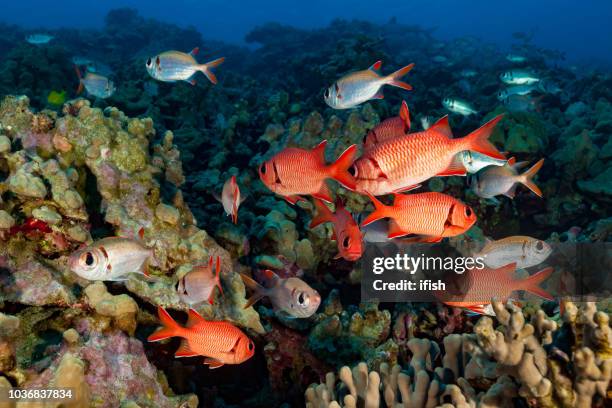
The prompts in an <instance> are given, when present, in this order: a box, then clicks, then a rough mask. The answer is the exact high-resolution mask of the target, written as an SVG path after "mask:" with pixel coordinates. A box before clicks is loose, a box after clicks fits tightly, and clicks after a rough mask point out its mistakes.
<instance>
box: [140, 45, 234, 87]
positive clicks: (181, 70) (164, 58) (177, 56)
mask: <svg viewBox="0 0 612 408" xmlns="http://www.w3.org/2000/svg"><path fill="white" fill-rule="evenodd" d="M198 52H199V48H197V47H196V48H194V49H193V50H191V52H190V53H184V52H180V51H166V52H162V53H161V54H158V55H156V56H154V57H152V58H149V59H148V60H147V62H146V67H147V72H148V73H149V75H151V77H153V78H155V79H157V80H158V81H162V82H176V81H186V82H189V83H190V84H192V85H195V83H196V81H195V79H194V78H193V77H194V75H195V73H196V72H202V73H203V74H204V75H206V78H208V80H209V81H210V82H212V83H213V84H216V83H217V77H216V76H215V74H214V73H213V72H212V69H213V68H216V67H218V66H219V65H221V64H222V63H223V61H225V58H218V59H216V60H214V61H210V62H207V63H206V64H200V63H198V62H197V61H196V60H195V58H194V56H195V55H197V54H198Z"/></svg>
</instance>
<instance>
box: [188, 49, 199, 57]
mask: <svg viewBox="0 0 612 408" xmlns="http://www.w3.org/2000/svg"><path fill="white" fill-rule="evenodd" d="M199 52H200V47H195V48H194V49H193V50H191V51H189V55H191V56H192V57H195V56H196V55H198V53H199Z"/></svg>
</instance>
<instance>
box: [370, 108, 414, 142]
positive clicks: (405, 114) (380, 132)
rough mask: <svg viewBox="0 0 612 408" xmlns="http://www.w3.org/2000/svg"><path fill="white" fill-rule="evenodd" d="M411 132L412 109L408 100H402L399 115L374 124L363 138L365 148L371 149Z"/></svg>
mask: <svg viewBox="0 0 612 408" xmlns="http://www.w3.org/2000/svg"><path fill="white" fill-rule="evenodd" d="M408 132H410V111H409V110H408V104H407V103H406V101H402V106H401V107H400V111H399V116H394V117H392V118H388V119H385V120H383V121H382V122H380V123H379V124H378V125H376V126H374V128H373V129H371V130H370V131H369V132H368V133H367V134H366V135H365V137H364V138H363V150H364V152H365V151H366V150H369V149H370V148H372V147H374V146H376V145H377V144H379V143H382V142H384V141H386V140H389V139H394V138H396V137H398V136H404V135H407V134H408Z"/></svg>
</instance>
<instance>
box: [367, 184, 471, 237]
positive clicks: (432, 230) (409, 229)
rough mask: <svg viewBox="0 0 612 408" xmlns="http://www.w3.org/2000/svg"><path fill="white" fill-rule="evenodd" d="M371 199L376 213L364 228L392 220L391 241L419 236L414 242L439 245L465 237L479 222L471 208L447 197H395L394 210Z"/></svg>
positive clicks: (368, 218) (422, 195) (440, 194)
mask: <svg viewBox="0 0 612 408" xmlns="http://www.w3.org/2000/svg"><path fill="white" fill-rule="evenodd" d="M368 195H369V196H370V199H371V200H372V203H374V207H375V209H374V212H373V213H371V214H370V215H369V216H368V217H367V218H366V219H365V220H364V221H363V222H362V223H361V225H362V226H366V225H368V224H370V223H372V222H374V221H377V220H379V219H381V218H390V221H389V235H388V237H389V238H397V237H401V236H405V235H409V234H416V235H419V236H420V237H417V239H416V240H415V241H418V242H439V241H441V240H442V238H444V237H454V236H456V235H459V234H463V233H464V232H465V231H467V230H468V229H470V228H471V227H472V225H474V223H475V222H476V214H474V211H472V209H471V208H470V207H468V206H467V205H465V204H463V203H462V202H461V201H459V200H457V199H456V198H454V197H451V196H449V195H446V194H442V193H432V192H430V193H421V194H395V199H394V201H393V205H392V206H386V205H384V204H383V203H381V202H380V201H378V200H377V199H376V198H375V197H374V196H373V195H371V194H368Z"/></svg>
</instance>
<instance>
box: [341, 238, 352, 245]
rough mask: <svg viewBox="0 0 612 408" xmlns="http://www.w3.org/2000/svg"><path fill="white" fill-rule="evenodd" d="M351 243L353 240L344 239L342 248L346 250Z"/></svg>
mask: <svg viewBox="0 0 612 408" xmlns="http://www.w3.org/2000/svg"><path fill="white" fill-rule="evenodd" d="M350 243H351V239H350V238H349V237H344V240H342V246H343V247H345V248H348V247H349V245H350Z"/></svg>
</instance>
